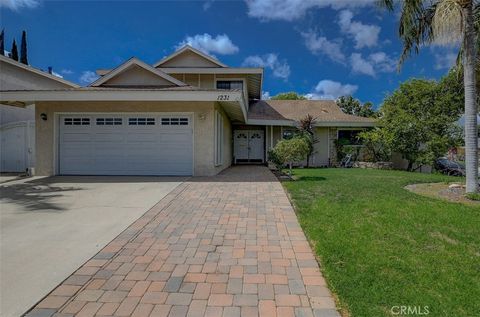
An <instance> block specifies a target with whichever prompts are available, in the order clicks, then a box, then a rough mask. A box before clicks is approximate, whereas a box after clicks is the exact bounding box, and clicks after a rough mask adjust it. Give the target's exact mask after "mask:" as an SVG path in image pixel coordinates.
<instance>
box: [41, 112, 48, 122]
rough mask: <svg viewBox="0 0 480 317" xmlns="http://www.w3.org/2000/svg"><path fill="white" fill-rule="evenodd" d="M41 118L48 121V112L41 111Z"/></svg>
mask: <svg viewBox="0 0 480 317" xmlns="http://www.w3.org/2000/svg"><path fill="white" fill-rule="evenodd" d="M40 118H42V120H43V121H47V114H46V113H45V112H43V113H41V114H40Z"/></svg>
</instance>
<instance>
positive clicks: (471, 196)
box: [465, 193, 480, 201]
mask: <svg viewBox="0 0 480 317" xmlns="http://www.w3.org/2000/svg"><path fill="white" fill-rule="evenodd" d="M465 196H466V197H467V198H468V199H470V200H475V201H480V193H467V194H465Z"/></svg>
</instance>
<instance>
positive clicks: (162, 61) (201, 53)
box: [153, 45, 228, 67]
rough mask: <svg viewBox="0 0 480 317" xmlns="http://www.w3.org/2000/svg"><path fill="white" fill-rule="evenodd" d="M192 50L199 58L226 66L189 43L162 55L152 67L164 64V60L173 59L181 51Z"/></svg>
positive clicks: (219, 65)
mask: <svg viewBox="0 0 480 317" xmlns="http://www.w3.org/2000/svg"><path fill="white" fill-rule="evenodd" d="M187 51H189V52H192V53H194V54H196V55H198V56H200V57H201V58H203V59H206V60H208V61H209V62H211V63H213V64H215V65H217V66H218V67H228V66H227V65H225V64H223V63H222V62H220V61H218V60H217V59H215V58H213V57H211V56H208V55H207V54H205V53H203V52H201V51H199V50H197V49H195V48H193V47H191V46H190V45H185V46H183V47H182V48H180V49H179V50H177V51H175V52H174V53H173V54H171V55H169V56H167V57H164V58H162V59H161V60H159V61H158V62H156V63H155V64H153V67H161V65H163V64H165V63H166V62H168V61H171V60H173V59H174V58H176V57H177V56H179V55H181V54H182V53H185V52H187Z"/></svg>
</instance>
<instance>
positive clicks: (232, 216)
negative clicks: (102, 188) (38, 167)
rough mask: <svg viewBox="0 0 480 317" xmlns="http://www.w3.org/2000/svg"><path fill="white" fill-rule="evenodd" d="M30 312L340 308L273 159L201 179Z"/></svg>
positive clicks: (234, 312) (230, 316)
mask: <svg viewBox="0 0 480 317" xmlns="http://www.w3.org/2000/svg"><path fill="white" fill-rule="evenodd" d="M27 316H29V317H33V316H227V317H235V316H245V317H248V316H297V317H300V316H340V315H339V314H338V312H337V311H336V309H335V302H334V300H333V298H332V296H331V293H330V292H329V290H328V288H327V287H326V284H325V280H324V279H323V277H322V275H321V273H320V271H319V267H318V264H317V262H316V260H315V258H314V255H313V253H312V250H311V248H310V246H309V244H308V242H307V241H306V239H305V235H304V233H303V231H302V230H301V228H300V225H299V224H298V221H297V218H296V216H295V213H294V210H293V208H292V206H291V204H290V202H289V200H288V198H287V195H286V193H285V192H284V190H283V188H282V186H281V184H280V183H279V182H278V181H277V180H276V178H275V176H274V175H273V174H272V173H270V171H269V170H268V169H267V168H265V167H260V166H240V167H233V168H230V169H228V170H226V171H224V172H223V173H221V174H220V175H218V176H215V177H204V178H192V179H190V181H188V182H185V183H184V184H182V185H180V186H178V187H177V188H176V189H175V190H174V191H172V192H171V193H170V194H169V195H167V196H166V197H165V198H164V199H162V200H161V201H160V202H159V203H158V204H157V205H156V206H155V207H153V208H152V209H151V210H149V211H148V212H147V213H145V214H144V215H143V216H142V217H141V218H139V219H138V220H137V221H135V222H134V223H133V224H132V225H131V226H130V227H129V228H128V229H127V230H125V231H124V232H123V233H122V234H120V235H119V236H118V237H117V238H115V239H114V240H113V241H112V242H110V243H109V244H108V245H107V246H106V247H105V248H104V249H103V250H102V251H100V252H99V253H98V254H97V255H95V256H94V257H93V258H92V259H91V260H89V261H88V262H86V263H85V264H84V265H83V266H82V267H80V268H79V269H78V270H77V271H76V272H75V273H73V274H72V275H71V276H70V277H69V278H68V279H66V280H65V281H64V282H63V283H62V284H61V285H59V286H58V287H57V288H56V289H55V290H54V291H53V292H52V293H50V294H49V295H48V296H47V297H45V298H44V299H43V300H42V301H41V302H40V303H38V304H37V305H36V307H35V308H34V309H33V310H31V311H30V312H29V313H28V314H27Z"/></svg>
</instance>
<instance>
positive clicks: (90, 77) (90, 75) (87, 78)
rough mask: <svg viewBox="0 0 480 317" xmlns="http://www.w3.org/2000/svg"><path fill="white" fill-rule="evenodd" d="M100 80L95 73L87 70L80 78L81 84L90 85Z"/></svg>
mask: <svg viewBox="0 0 480 317" xmlns="http://www.w3.org/2000/svg"><path fill="white" fill-rule="evenodd" d="M98 78H99V76H98V75H97V74H96V73H95V72H92V71H91V70H86V71H84V72H82V75H81V76H80V82H81V83H83V84H90V83H92V82H94V81H95V80H97V79H98Z"/></svg>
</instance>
